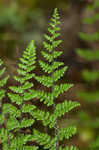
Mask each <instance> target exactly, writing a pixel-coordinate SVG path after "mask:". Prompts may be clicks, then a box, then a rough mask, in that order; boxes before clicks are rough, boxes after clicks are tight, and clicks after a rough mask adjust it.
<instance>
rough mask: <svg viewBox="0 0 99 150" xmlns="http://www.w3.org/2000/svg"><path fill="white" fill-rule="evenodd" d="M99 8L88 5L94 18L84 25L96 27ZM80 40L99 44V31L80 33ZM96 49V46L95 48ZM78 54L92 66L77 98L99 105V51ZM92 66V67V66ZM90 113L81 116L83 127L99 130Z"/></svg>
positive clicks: (98, 4) (95, 146) (84, 73)
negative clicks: (97, 64) (98, 83)
mask: <svg viewBox="0 0 99 150" xmlns="http://www.w3.org/2000/svg"><path fill="white" fill-rule="evenodd" d="M96 8H99V1H98V0H95V1H94V4H93V5H88V8H87V9H89V11H92V12H94V13H93V15H92V16H90V17H87V18H84V20H83V23H84V24H88V25H90V26H91V25H94V24H95V23H96V22H97V21H98V20H99V13H98V12H96V13H95V9H96ZM79 36H80V38H81V39H82V40H84V41H85V42H88V43H92V44H93V43H97V42H99V32H98V30H96V31H94V32H91V33H83V32H80V34H79ZM94 47H95V46H94ZM77 54H78V55H79V56H80V57H82V58H84V61H87V63H89V64H90V66H91V70H89V69H88V68H87V69H84V70H83V71H82V78H83V81H85V82H86V85H87V87H88V88H87V87H86V88H85V89H84V90H80V91H78V92H77V96H78V97H79V98H80V99H81V100H85V102H87V103H88V104H90V105H91V103H92V104H95V105H96V104H97V102H98V101H99V89H97V81H98V79H99V71H98V70H97V67H96V68H95V64H94V62H96V63H97V62H98V61H99V50H98V49H97V46H96V49H95V48H94V49H91V48H90V49H89V48H88V49H82V48H78V49H77ZM91 64H92V65H91ZM93 66H94V67H93ZM89 111H90V112H87V113H88V114H86V113H81V114H80V115H79V117H80V119H81V121H83V122H84V124H82V125H87V127H89V128H90V127H91V128H92V129H96V128H97V129H99V117H97V116H96V117H94V118H92V117H91V114H92V112H93V110H92V109H91V110H89ZM97 143H99V140H98V138H97V140H96V141H95V142H93V143H92V144H91V146H90V148H89V149H91V150H96V149H98V148H99V144H97Z"/></svg>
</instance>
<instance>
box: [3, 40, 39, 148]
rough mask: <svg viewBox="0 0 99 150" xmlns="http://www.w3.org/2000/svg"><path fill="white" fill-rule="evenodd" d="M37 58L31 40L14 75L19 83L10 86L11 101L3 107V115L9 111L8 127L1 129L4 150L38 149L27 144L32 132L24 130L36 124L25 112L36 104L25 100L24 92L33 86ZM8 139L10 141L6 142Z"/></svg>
mask: <svg viewBox="0 0 99 150" xmlns="http://www.w3.org/2000/svg"><path fill="white" fill-rule="evenodd" d="M35 59H36V52H35V45H34V41H31V42H30V44H29V46H28V48H27V49H26V50H25V51H24V53H23V56H22V58H20V63H19V64H18V67H19V68H18V69H17V72H18V75H16V76H14V79H15V80H16V81H17V82H18V84H17V85H16V86H10V87H9V89H10V91H9V93H8V97H9V98H10V100H11V103H6V104H4V105H3V107H2V110H3V114H2V115H4V114H5V113H8V118H7V121H6V129H4V128H2V129H1V135H2V138H3V145H4V146H3V150H30V149H32V150H36V149H37V147H36V146H28V145H26V144H27V142H28V141H31V134H25V131H24V130H25V128H27V127H31V126H32V125H33V124H34V119H33V117H31V116H27V115H25V114H26V113H28V112H30V111H32V110H33V109H35V107H36V106H34V105H32V104H28V103H27V102H26V101H25V100H24V94H25V93H26V91H27V90H28V89H31V87H33V83H31V82H30V81H29V79H31V78H33V76H34V73H32V71H33V70H34V69H35ZM2 121H3V119H2ZM23 129H24V130H23ZM23 131H24V132H23ZM6 141H8V142H7V143H6Z"/></svg>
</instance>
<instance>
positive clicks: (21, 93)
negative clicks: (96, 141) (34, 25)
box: [0, 9, 80, 150]
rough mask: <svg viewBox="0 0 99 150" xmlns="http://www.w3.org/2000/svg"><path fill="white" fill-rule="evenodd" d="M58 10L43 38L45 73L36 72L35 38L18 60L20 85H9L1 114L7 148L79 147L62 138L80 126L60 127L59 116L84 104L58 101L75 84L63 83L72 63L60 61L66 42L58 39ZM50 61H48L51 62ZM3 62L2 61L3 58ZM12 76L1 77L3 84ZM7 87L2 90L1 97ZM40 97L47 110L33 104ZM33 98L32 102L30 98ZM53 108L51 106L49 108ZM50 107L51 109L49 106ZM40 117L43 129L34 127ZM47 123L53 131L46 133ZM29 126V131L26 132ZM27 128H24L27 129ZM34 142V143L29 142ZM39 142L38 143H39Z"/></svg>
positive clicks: (1, 131) (1, 130)
mask: <svg viewBox="0 0 99 150" xmlns="http://www.w3.org/2000/svg"><path fill="white" fill-rule="evenodd" d="M59 18H60V17H59V14H58V10H57V9H55V10H54V13H53V16H52V18H51V22H50V24H49V25H50V27H49V28H48V31H49V34H48V35H47V34H45V36H44V37H45V39H46V41H44V42H43V46H44V49H45V51H44V50H43V51H41V54H42V56H43V57H44V58H45V60H46V61H45V62H44V61H42V60H39V66H40V68H41V71H43V73H44V74H42V75H40V76H39V75H36V74H35V73H34V69H35V63H36V48H35V45H34V41H31V42H30V43H29V45H28V47H27V48H26V50H25V51H24V52H23V55H22V57H21V58H20V63H19V64H18V69H17V74H18V75H16V76H14V80H15V81H16V85H12V86H9V92H8V93H7V95H8V98H9V100H10V103H8V102H7V103H4V104H3V105H2V103H1V105H2V113H1V114H0V124H1V128H0V139H1V142H2V149H3V150H37V149H38V146H39V145H40V146H42V147H43V148H44V149H50V150H78V149H77V148H76V147H75V146H70V147H68V146H66V147H65V146H64V147H63V145H62V143H61V142H62V141H63V140H64V139H67V140H68V139H69V138H70V137H72V136H73V135H74V134H75V133H76V127H75V126H74V125H73V126H72V125H70V126H67V127H65V128H62V127H59V123H58V122H59V119H60V118H61V117H62V116H64V115H65V114H66V113H68V112H70V111H71V110H73V109H74V108H76V107H78V106H80V104H79V103H78V102H75V101H71V100H65V101H62V102H61V103H59V102H57V101H58V100H57V99H58V98H59V96H60V95H61V94H63V93H64V92H67V91H68V90H69V89H70V88H71V87H72V86H73V84H70V83H60V84H58V82H57V81H59V79H61V78H62V77H63V75H64V73H65V71H66V70H67V68H68V67H64V63H63V62H59V61H56V59H57V57H58V56H60V55H61V54H62V52H61V51H58V50H56V48H57V47H58V46H59V45H60V43H61V42H62V41H61V40H58V37H59V36H60V33H58V32H59V30H60V27H59V26H58V25H59V24H60V21H59ZM47 61H48V62H47ZM1 64H2V61H1ZM4 72H5V68H4V69H2V70H1V71H0V75H2V74H3V73H4ZM33 78H34V79H35V80H36V81H38V82H39V84H41V85H42V86H44V87H46V88H48V89H49V92H47V91H45V90H43V88H42V89H41V90H35V89H34V84H33V83H32V82H30V79H33ZM7 79H8V76H7V77H5V78H4V79H2V80H1V81H0V86H1V87H3V86H4V85H5V84H6V82H7ZM4 93H5V91H3V90H1V95H2V96H1V98H3V97H4V96H5V95H4ZM34 98H36V99H37V100H38V101H40V102H41V103H44V104H45V105H46V110H45V109H44V110H43V109H41V108H38V106H36V105H35V104H33V103H32V102H33V99H34ZM30 100H32V102H30ZM49 108H50V109H49ZM47 109H48V110H47ZM39 121H40V122H41V123H42V126H44V130H43V131H42V132H41V131H40V128H39V129H38V128H37V127H36V129H34V126H33V125H34V123H38V124H39ZM45 126H47V127H48V130H49V129H50V130H51V131H53V134H51V135H49V132H48V133H45ZM26 129H28V130H29V133H27V132H25V131H26ZM23 130H24V131H23ZM29 142H33V145H31V144H28V143H29ZM34 143H36V145H38V146H35V144H34Z"/></svg>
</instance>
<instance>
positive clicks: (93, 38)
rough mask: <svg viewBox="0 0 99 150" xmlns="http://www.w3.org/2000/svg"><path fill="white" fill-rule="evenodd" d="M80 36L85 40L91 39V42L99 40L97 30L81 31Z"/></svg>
mask: <svg viewBox="0 0 99 150" xmlns="http://www.w3.org/2000/svg"><path fill="white" fill-rule="evenodd" d="M79 36H80V38H81V39H82V40H85V41H89V42H96V41H99V32H95V33H92V34H87V33H83V32H80V33H79Z"/></svg>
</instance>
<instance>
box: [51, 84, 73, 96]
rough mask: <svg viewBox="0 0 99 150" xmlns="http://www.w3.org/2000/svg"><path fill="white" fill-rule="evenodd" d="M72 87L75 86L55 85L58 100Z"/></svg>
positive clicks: (54, 92) (54, 91)
mask: <svg viewBox="0 0 99 150" xmlns="http://www.w3.org/2000/svg"><path fill="white" fill-rule="evenodd" d="M71 87H73V84H70V83H65V84H60V85H55V86H54V89H53V95H54V97H55V98H57V97H58V96H59V95H60V94H62V93H64V92H65V91H68V90H69V89H70V88H71Z"/></svg>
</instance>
